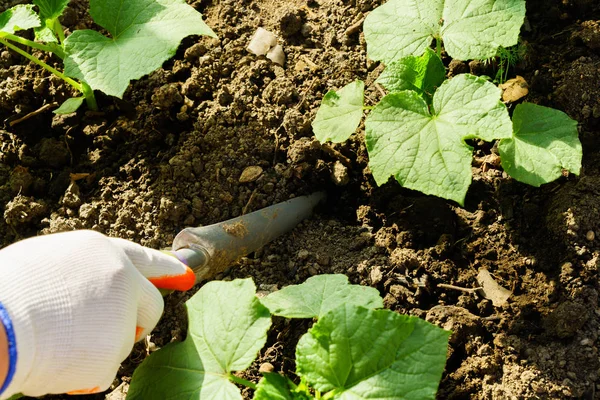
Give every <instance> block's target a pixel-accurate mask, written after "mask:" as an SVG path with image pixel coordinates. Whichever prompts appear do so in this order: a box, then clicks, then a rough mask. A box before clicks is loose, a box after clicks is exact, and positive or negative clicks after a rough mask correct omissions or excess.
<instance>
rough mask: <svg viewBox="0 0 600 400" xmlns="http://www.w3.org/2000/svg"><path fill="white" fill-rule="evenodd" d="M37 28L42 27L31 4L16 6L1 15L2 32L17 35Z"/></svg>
mask: <svg viewBox="0 0 600 400" xmlns="http://www.w3.org/2000/svg"><path fill="white" fill-rule="evenodd" d="M36 26H40V18H39V17H38V16H37V14H36V13H35V11H33V5H31V4H26V5H18V6H14V7H12V8H9V9H8V10H6V11H4V12H3V13H2V14H0V32H6V33H15V32H17V31H21V30H26V29H31V28H35V27H36ZM0 37H1V35H0Z"/></svg>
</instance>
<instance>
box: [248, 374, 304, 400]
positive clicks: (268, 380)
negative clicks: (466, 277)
mask: <svg viewBox="0 0 600 400" xmlns="http://www.w3.org/2000/svg"><path fill="white" fill-rule="evenodd" d="M311 399H314V397H312V396H310V395H308V394H306V393H304V392H302V391H299V390H297V388H296V385H295V384H294V383H293V382H292V381H290V380H289V379H288V378H286V377H285V376H281V375H279V374H276V373H266V374H264V376H263V377H262V379H261V380H260V382H258V385H257V388H256V392H254V400H311Z"/></svg>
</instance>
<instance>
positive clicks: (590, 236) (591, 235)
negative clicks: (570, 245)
mask: <svg viewBox="0 0 600 400" xmlns="http://www.w3.org/2000/svg"><path fill="white" fill-rule="evenodd" d="M585 238H586V239H587V240H588V241H589V242H593V241H594V239H595V238H596V234H595V233H594V231H588V232H587V233H586V234H585Z"/></svg>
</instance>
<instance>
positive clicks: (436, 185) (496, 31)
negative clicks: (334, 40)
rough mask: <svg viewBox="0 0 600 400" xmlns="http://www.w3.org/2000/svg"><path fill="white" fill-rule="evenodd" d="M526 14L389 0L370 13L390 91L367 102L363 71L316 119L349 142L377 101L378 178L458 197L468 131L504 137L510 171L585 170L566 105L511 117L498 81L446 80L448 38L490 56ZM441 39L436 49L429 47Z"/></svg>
mask: <svg viewBox="0 0 600 400" xmlns="http://www.w3.org/2000/svg"><path fill="white" fill-rule="evenodd" d="M524 16H525V1H523V0H497V1H494V2H489V1H484V0H470V1H468V0H467V1H463V0H460V1H459V0H451V1H448V0H446V1H444V0H425V1H419V2H417V1H414V0H389V1H388V2H387V3H385V4H384V5H383V6H380V7H378V8H377V9H375V10H374V11H373V12H371V13H370V14H369V15H368V17H367V18H366V19H365V23H364V31H365V38H366V41H367V53H368V55H369V57H370V58H372V59H375V60H382V61H383V62H385V63H387V67H386V69H385V70H384V71H383V72H382V73H381V75H380V76H379V78H378V80H377V83H379V84H381V85H383V86H384V87H385V88H386V89H387V90H388V91H389V94H387V95H386V96H384V97H383V98H382V99H381V101H380V102H379V103H378V104H377V105H375V106H374V107H364V106H363V95H362V93H363V91H364V84H363V83H362V81H356V82H353V83H351V84H349V85H347V86H346V87H344V88H343V89H342V90H340V91H339V92H333V91H330V92H328V93H327V94H326V95H325V97H324V99H323V102H322V104H321V107H320V109H319V111H318V112H317V115H316V118H315V120H314V121H313V130H314V132H315V136H316V137H317V139H318V140H319V141H321V142H324V141H327V140H331V141H333V142H342V141H344V140H346V139H348V137H350V135H352V133H354V131H355V130H356V128H357V126H358V125H359V123H360V119H361V118H360V117H361V116H362V114H363V110H365V109H370V110H371V111H370V113H369V115H368V117H367V119H366V121H365V140H366V147H367V151H368V153H369V166H370V168H371V171H372V173H373V178H374V179H375V182H376V183H377V184H378V185H382V184H384V183H386V182H387V181H388V179H389V177H390V176H393V177H394V178H396V180H397V181H398V182H399V183H400V184H401V185H402V186H404V187H407V188H410V189H414V190H418V191H421V192H423V193H426V194H432V195H435V196H439V197H443V198H446V199H450V200H454V201H456V202H457V203H459V204H460V205H463V204H464V199H465V196H466V193H467V190H468V188H469V186H470V184H471V180H472V175H471V161H472V151H473V148H472V147H471V146H470V145H469V144H467V143H466V140H469V139H481V140H484V141H488V142H490V141H494V140H500V143H499V149H500V157H501V162H502V166H503V167H504V169H505V170H506V172H507V173H508V174H510V175H511V176H512V177H513V178H515V179H517V180H519V181H522V182H525V183H528V184H531V185H534V186H540V185H541V184H544V183H547V182H550V181H552V180H554V179H557V178H558V177H560V176H561V175H562V170H563V169H566V170H568V171H570V172H572V173H574V174H579V170H580V168H581V157H582V150H581V143H580V142H579V139H578V132H577V123H576V122H575V121H573V120H571V119H570V118H569V117H568V116H567V115H566V114H564V113H562V112H560V111H558V110H554V109H551V108H547V107H542V106H537V105H534V104H527V103H526V104H522V105H519V106H517V108H516V109H515V112H514V116H513V121H512V123H511V120H510V116H509V114H508V110H507V108H506V106H505V105H504V104H503V103H502V102H501V101H500V98H501V91H500V89H499V88H497V87H496V86H495V85H494V84H492V83H491V82H488V81H487V80H486V79H484V78H483V77H481V78H479V77H476V76H473V75H470V74H463V75H458V76H456V77H454V78H453V79H450V80H445V79H446V77H445V68H444V65H443V63H442V60H441V57H440V55H441V48H442V40H443V44H444V48H445V50H446V53H447V54H448V55H449V56H451V57H454V58H456V59H461V60H465V59H470V58H475V59H485V58H488V57H491V56H493V55H495V54H497V52H498V49H499V47H501V46H502V47H503V48H508V47H510V46H513V45H516V44H517V41H518V34H519V28H520V26H521V24H522V23H523V19H524ZM407 21H408V22H407ZM434 39H435V41H436V51H435V52H434V51H433V50H431V49H429V46H430V45H431V43H432V41H433V40H434ZM349 113H351V115H352V118H350V117H349V115H350V114H349ZM340 117H342V118H340ZM340 121H343V123H340Z"/></svg>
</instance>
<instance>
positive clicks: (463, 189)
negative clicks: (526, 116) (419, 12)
mask: <svg viewBox="0 0 600 400" xmlns="http://www.w3.org/2000/svg"><path fill="white" fill-rule="evenodd" d="M431 107H432V112H431V113H430V111H429V108H428V105H427V103H426V102H425V100H423V99H422V98H421V97H419V95H418V94H417V93H416V92H413V91H403V92H397V93H391V94H388V95H387V96H385V97H384V98H383V99H382V100H381V102H380V103H379V104H377V106H375V108H374V109H373V111H371V113H370V114H369V116H368V117H367V120H366V122H365V129H366V144H367V151H368V152H369V165H370V168H371V171H372V173H373V178H375V182H377V184H378V185H383V184H384V183H386V182H387V180H388V178H389V177H390V175H391V176H394V177H395V178H396V179H397V180H398V182H399V183H400V184H401V185H402V186H404V187H407V188H410V189H415V190H419V191H421V192H423V193H426V194H432V195H435V196H439V197H443V198H445V199H450V200H454V201H456V202H457V203H459V204H461V205H462V204H463V203H464V199H465V195H466V193H467V189H468V188H469V185H470V184H471V161H472V148H471V146H469V145H468V144H466V143H465V139H470V138H480V139H483V140H486V141H492V140H494V139H503V138H509V137H511V135H512V133H511V131H512V129H511V122H510V117H509V116H508V111H507V110H506V106H505V105H504V104H503V103H502V102H501V101H500V89H498V88H497V87H496V86H495V85H494V84H492V83H490V82H487V81H486V80H485V79H482V78H477V77H475V76H473V75H469V74H462V75H459V76H457V77H455V78H453V79H450V80H447V81H445V82H444V83H442V85H441V86H440V88H439V89H438V90H437V91H436V92H435V94H434V96H433V104H432V106H431Z"/></svg>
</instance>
